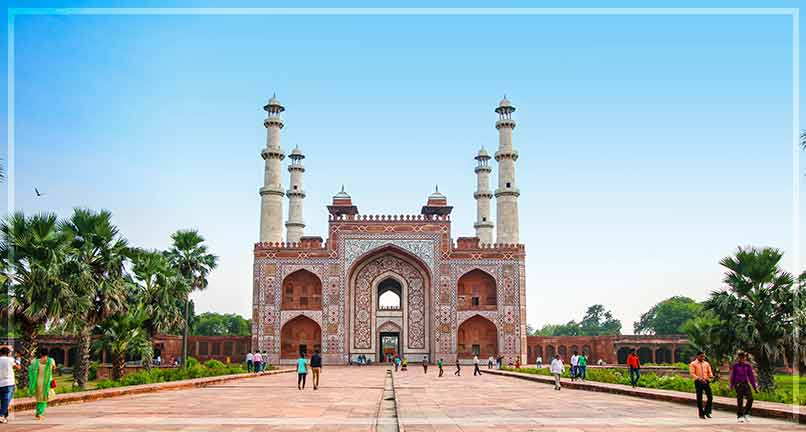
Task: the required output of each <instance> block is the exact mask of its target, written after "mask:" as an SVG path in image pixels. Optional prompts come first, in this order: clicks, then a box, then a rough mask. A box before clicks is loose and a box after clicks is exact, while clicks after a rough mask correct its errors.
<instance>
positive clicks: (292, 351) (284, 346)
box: [280, 315, 322, 359]
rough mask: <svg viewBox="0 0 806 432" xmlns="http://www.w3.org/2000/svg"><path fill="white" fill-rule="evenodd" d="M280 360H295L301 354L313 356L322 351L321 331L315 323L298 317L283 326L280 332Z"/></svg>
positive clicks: (305, 317)
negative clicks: (315, 352) (317, 351)
mask: <svg viewBox="0 0 806 432" xmlns="http://www.w3.org/2000/svg"><path fill="white" fill-rule="evenodd" d="M280 344H281V349H280V358H281V359H295V358H297V357H299V355H300V354H301V353H303V352H304V353H305V354H306V355H311V354H313V352H314V351H316V350H319V352H321V351H322V329H321V328H320V327H319V324H317V323H316V321H314V320H312V319H310V318H308V317H307V316H305V315H299V316H297V317H296V318H294V319H292V320H289V321H288V322H287V323H285V325H283V328H282V330H281V331H280Z"/></svg>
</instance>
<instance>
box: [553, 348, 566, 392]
mask: <svg viewBox="0 0 806 432" xmlns="http://www.w3.org/2000/svg"><path fill="white" fill-rule="evenodd" d="M564 371H565V365H564V364H563V361H562V360H560V355H559V354H557V355H555V356H554V360H552V361H551V365H550V366H549V372H551V374H552V375H554V390H561V389H562V386H561V385H560V376H561V375H562V374H563V372H564Z"/></svg>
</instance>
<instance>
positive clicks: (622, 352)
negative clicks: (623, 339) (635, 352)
mask: <svg viewBox="0 0 806 432" xmlns="http://www.w3.org/2000/svg"><path fill="white" fill-rule="evenodd" d="M628 355H630V348H628V347H621V348H619V349H618V353H617V357H618V364H627V356H628Z"/></svg>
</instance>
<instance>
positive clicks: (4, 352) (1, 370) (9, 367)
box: [0, 347, 20, 423]
mask: <svg viewBox="0 0 806 432" xmlns="http://www.w3.org/2000/svg"><path fill="white" fill-rule="evenodd" d="M19 368H20V365H18V364H17V362H16V361H14V359H13V358H11V350H10V349H8V347H2V348H0V423H8V407H9V405H11V398H12V397H14V384H15V381H14V371H15V370H17V369H19Z"/></svg>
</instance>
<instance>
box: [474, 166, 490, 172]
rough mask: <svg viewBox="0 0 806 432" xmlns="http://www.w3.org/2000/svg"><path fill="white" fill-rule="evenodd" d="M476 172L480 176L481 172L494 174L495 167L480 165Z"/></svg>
mask: <svg viewBox="0 0 806 432" xmlns="http://www.w3.org/2000/svg"><path fill="white" fill-rule="evenodd" d="M474 171H475V172H476V174H478V173H480V172H487V173H489V172H493V167H491V166H489V165H479V166H477V167H476V169H475V170H474Z"/></svg>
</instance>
